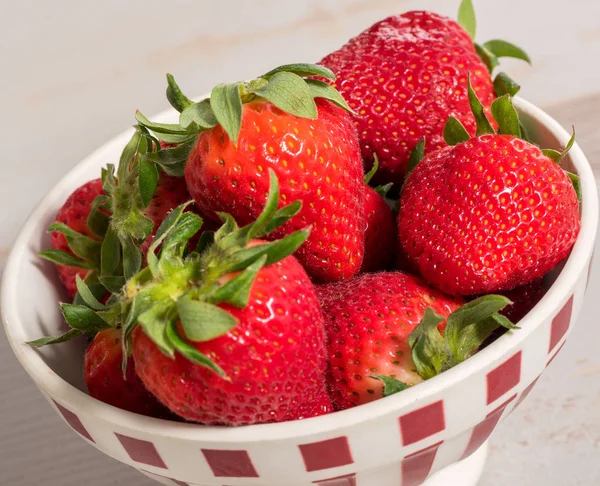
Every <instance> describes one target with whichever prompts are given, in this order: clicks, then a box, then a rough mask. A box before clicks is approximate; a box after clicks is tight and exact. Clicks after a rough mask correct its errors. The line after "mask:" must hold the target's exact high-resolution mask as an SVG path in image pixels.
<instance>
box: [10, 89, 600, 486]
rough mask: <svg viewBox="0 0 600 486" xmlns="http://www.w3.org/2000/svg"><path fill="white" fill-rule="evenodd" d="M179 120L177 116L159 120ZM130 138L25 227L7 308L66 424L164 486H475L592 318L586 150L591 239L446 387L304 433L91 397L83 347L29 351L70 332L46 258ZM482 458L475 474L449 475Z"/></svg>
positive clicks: (585, 169)
mask: <svg viewBox="0 0 600 486" xmlns="http://www.w3.org/2000/svg"><path fill="white" fill-rule="evenodd" d="M515 104H516V106H517V108H518V109H519V111H520V113H521V117H522V120H523V122H524V124H525V125H526V126H527V127H528V129H529V131H530V134H531V135H532V137H533V138H534V139H535V140H536V141H537V142H538V143H540V144H541V145H542V146H544V147H549V148H559V147H562V146H564V144H565V143H566V142H567V140H568V138H569V135H568V133H567V132H566V131H565V130H564V129H563V128H561V127H560V126H559V124H558V123H557V122H556V121H554V120H553V119H552V118H550V117H549V116H548V115H547V114H546V113H544V112H543V111H541V110H539V109H538V108H536V107H535V106H533V105H531V104H530V103H528V102H526V101H524V100H522V99H518V98H517V99H516V100H515ZM175 118H176V114H175V112H174V111H170V112H166V113H163V114H162V115H159V116H158V117H156V119H157V120H160V121H165V122H169V121H174V119H175ZM131 133H132V132H131V131H128V132H126V133H124V134H122V135H121V136H119V137H117V138H116V139H114V140H112V141H111V142H109V143H108V144H106V145H105V146H103V147H102V148H100V149H99V150H97V151H96V152H94V153H93V154H92V155H90V156H89V157H88V158H87V159H85V160H84V161H83V162H81V163H80V164H79V165H78V166H77V167H75V168H74V169H73V170H72V171H71V172H70V173H69V174H67V175H66V176H65V178H64V179H63V180H62V181H61V182H60V183H59V184H58V185H57V186H56V187H55V188H54V189H53V190H52V191H51V192H50V193H49V194H48V195H47V196H46V197H45V198H44V199H43V201H42V202H41V203H40V204H39V205H38V207H37V208H36V209H35V210H34V211H33V213H32V214H31V216H30V217H29V219H28V220H27V221H26V223H25V225H24V226H23V229H22V230H21V233H20V235H19V237H18V239H17V240H16V243H15V245H14V248H13V250H12V253H11V255H10V258H9V261H8V263H7V266H6V269H5V273H4V278H3V282H2V301H1V308H2V314H3V321H4V326H5V330H6V333H7V335H8V339H9V341H10V344H11V346H12V348H13V350H14V352H15V354H16V356H17V358H18V359H19V361H20V362H21V364H22V365H23V367H24V368H25V370H26V371H27V372H28V373H29V375H30V376H31V378H32V379H33V380H34V381H35V383H36V384H37V386H38V387H39V389H40V391H41V392H42V394H43V395H44V396H45V397H46V398H47V399H48V401H49V402H50V404H51V405H52V406H53V408H54V409H55V410H56V411H57V412H58V413H59V414H61V415H62V417H63V418H64V419H65V421H66V423H68V424H69V425H70V426H71V427H72V428H73V429H74V430H75V431H76V432H77V433H78V434H79V435H80V436H81V437H83V438H84V440H86V441H87V442H88V443H90V444H92V445H93V446H95V447H97V448H98V449H100V450H101V451H103V452H104V453H106V454H108V455H109V456H111V457H113V458H115V459H117V460H119V461H122V462H124V463H126V464H129V465H131V466H133V467H135V468H136V469H138V470H140V471H141V472H144V473H145V474H147V475H149V476H150V477H153V478H154V479H157V480H158V481H160V482H162V483H164V484H171V485H173V484H176V485H186V484H187V485H206V486H208V485H211V486H213V485H214V486H217V485H218V486H222V485H223V484H227V485H230V486H238V485H239V486H243V485H254V486H258V485H263V486H271V485H273V486H282V485H288V484H289V485H298V486H301V485H302V486H308V485H310V484H315V483H316V484H327V485H329V486H352V485H357V486H388V485H394V486H398V485H402V486H415V485H418V484H422V483H423V482H424V481H425V480H426V479H427V478H428V477H431V476H432V475H433V474H434V473H435V472H437V471H440V470H442V469H444V470H445V471H446V473H443V472H442V473H441V474H442V475H441V476H440V475H436V477H437V479H435V478H434V479H433V480H431V479H430V480H429V481H428V484H434V483H435V484H442V483H443V484H445V486H448V485H459V484H460V485H461V486H462V485H465V486H466V485H467V484H473V481H474V480H476V477H477V476H478V471H479V470H480V468H481V465H482V464H481V462H482V461H481V460H480V459H482V458H483V455H484V452H483V449H482V448H481V446H482V445H483V444H484V443H485V441H486V440H487V439H488V437H489V435H490V434H491V433H492V431H493V429H494V428H495V427H496V425H497V424H498V422H499V421H500V420H502V419H503V418H505V417H506V416H507V415H508V414H509V413H510V412H511V411H512V410H514V408H515V407H516V406H517V405H518V404H519V403H520V402H521V401H522V400H523V399H524V398H525V397H526V396H527V394H528V393H529V391H530V390H531V388H532V387H533V385H534V384H535V382H536V380H537V378H538V377H539V376H540V374H541V373H542V372H543V371H544V369H545V368H546V366H547V365H548V363H549V362H550V361H551V360H552V359H553V358H554V356H556V354H557V353H558V351H559V350H560V348H561V346H562V345H563V344H564V341H565V339H566V338H567V336H568V334H569V330H570V328H571V325H572V323H573V322H574V321H575V320H576V318H577V315H578V313H579V310H580V308H581V304H582V301H583V298H584V294H585V290H586V285H587V279H588V273H589V267H590V261H591V257H592V250H593V248H594V239H595V236H596V226H597V219H598V203H597V193H596V186H595V182H594V178H593V175H592V171H591V169H590V167H589V164H588V161H587V160H586V158H585V156H584V154H583V152H582V151H581V149H580V148H579V146H577V145H575V146H574V147H573V149H572V150H571V152H570V155H569V158H568V160H567V162H566V163H567V165H568V166H570V169H571V170H574V171H575V172H577V173H578V174H579V175H580V177H581V189H582V194H583V204H582V223H583V224H582V229H581V233H580V235H579V238H578V240H577V242H576V244H575V247H574V248H573V251H572V253H571V255H570V257H569V258H568V260H567V261H566V263H565V264H564V267H563V268H562V269H561V270H560V271H556V272H554V273H553V275H552V276H550V279H549V280H550V284H551V288H550V289H549V291H548V292H547V294H546V295H545V297H544V298H543V299H542V301H540V302H539V304H538V305H537V306H536V307H535V308H534V310H533V311H532V312H530V313H529V314H528V315H527V316H526V317H525V318H524V319H523V320H522V321H521V322H520V326H521V328H522V329H520V330H518V331H514V332H510V333H508V334H506V335H504V336H503V337H501V338H500V339H498V340H497V341H496V342H494V343H493V344H491V345H490V346H489V347H487V348H486V349H484V350H483V351H481V352H480V353H478V354H477V355H476V356H474V357H472V358H471V359H469V360H467V361H466V362H465V363H463V364H461V365H459V366H457V367H455V368H453V369H451V370H449V371H447V372H445V373H443V374H442V375H440V376H438V377H435V378H433V379H431V380H429V381H427V382H425V383H423V384H420V385H418V386H415V387H414V388H411V389H409V390H406V391H403V392H402V393H399V394H397V395H394V396H391V397H388V398H386V399H382V400H379V401H376V402H373V403H370V404H368V405H364V406H361V407H357V408H354V409H351V410H346V411H343V412H337V413H334V414H332V415H328V416H323V417H318V418H312V419H308V420H304V421H298V422H288V423H283V424H267V425H255V426H249V427H242V428H219V427H203V426H199V425H191V424H182V423H175V422H168V421H163V420H158V419H152V418H147V417H144V416H140V415H136V414H133V413H129V412H125V411H123V410H120V409H117V408H114V407H112V406H110V405H106V404H104V403H102V402H99V401H97V400H95V399H93V398H91V397H90V396H88V395H87V394H86V393H85V386H84V383H83V379H82V371H81V369H82V363H81V361H82V354H83V349H84V348H83V347H84V343H83V342H81V341H79V342H70V343H66V344H62V345H58V346H51V347H46V348H43V349H41V350H38V351H36V350H34V349H32V348H30V347H29V346H27V345H26V344H25V342H26V341H28V340H32V339H35V338H38V337H40V336H41V335H47V334H56V333H59V332H61V331H62V330H64V324H63V320H62V318H61V315H60V312H59V309H58V306H57V301H58V300H59V299H61V297H62V291H61V287H60V285H59V283H58V279H57V277H56V272H55V271H54V268H53V267H52V264H49V263H47V262H45V261H43V260H41V259H40V258H38V257H37V256H36V253H37V252H38V251H39V250H41V249H43V248H47V247H48V246H49V235H48V234H47V232H46V228H47V227H48V226H49V224H50V223H51V222H52V221H53V218H54V217H55V214H56V211H57V210H58V208H59V207H60V206H61V204H62V202H63V201H64V200H65V199H66V198H67V196H68V195H69V194H70V193H71V191H72V190H74V189H75V188H76V187H77V186H79V185H80V184H82V183H83V182H85V181H87V180H89V179H92V178H95V177H98V174H99V169H100V167H101V166H104V165H105V164H106V163H109V162H113V163H114V162H116V161H117V160H118V157H119V154H120V152H121V150H122V147H123V146H124V144H125V143H126V142H127V140H128V139H129V137H130V136H131ZM478 450H479V453H478V454H475V455H473V456H471V455H472V454H473V453H474V452H475V451H478ZM469 456H471V459H469V460H467V461H466V462H465V461H463V463H462V464H463V466H459V467H456V466H453V467H451V468H448V466H450V465H452V464H454V463H457V462H458V461H461V460H463V459H465V458H467V457H469ZM475 457H478V458H479V459H477V461H475V462H476V463H475V462H474V459H473V458H475ZM469 461H470V462H469ZM445 468H446V469H445ZM444 474H445V476H444ZM461 474H462V476H461ZM468 474H470V475H471V476H470V479H469V477H468ZM459 476H460V477H459ZM432 481H433V482H432ZM469 481H471V482H469Z"/></svg>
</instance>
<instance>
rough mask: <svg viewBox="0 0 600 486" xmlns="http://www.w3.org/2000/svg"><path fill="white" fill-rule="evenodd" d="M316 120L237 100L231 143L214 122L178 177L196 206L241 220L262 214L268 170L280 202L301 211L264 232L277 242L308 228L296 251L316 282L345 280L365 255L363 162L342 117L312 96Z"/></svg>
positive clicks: (348, 122) (347, 120)
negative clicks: (239, 108) (239, 112)
mask: <svg viewBox="0 0 600 486" xmlns="http://www.w3.org/2000/svg"><path fill="white" fill-rule="evenodd" d="M317 106H318V118H317V119H314V120H310V119H306V118H298V117H295V116H292V115H289V114H287V113H284V112H282V111H281V110H279V109H278V108H276V107H274V106H273V105H271V104H270V103H267V102H253V103H248V104H245V105H243V118H242V127H241V132H240V135H239V139H238V142H237V144H233V143H231V141H230V140H229V138H228V137H227V135H226V134H225V133H224V131H223V129H222V128H221V127H220V126H217V127H215V128H214V129H212V130H210V131H207V132H204V133H203V134H201V135H200V136H199V138H198V141H197V143H196V145H195V147H194V148H193V149H192V152H191V154H190V156H189V158H188V161H187V165H186V169H185V180H186V183H187V186H188V189H189V191H190V193H191V195H192V196H193V197H194V199H195V201H196V203H197V204H198V207H199V208H200V210H201V211H202V212H203V213H205V214H207V215H209V216H210V215H212V217H213V218H215V217H216V216H215V215H214V213H215V211H224V212H227V213H229V214H231V215H232V216H233V217H234V218H235V219H236V221H237V222H238V224H240V225H244V224H248V223H250V222H252V221H254V220H255V219H256V217H257V216H258V215H259V213H260V211H262V209H263V206H264V203H265V200H266V194H267V192H268V188H269V172H268V170H269V169H273V170H274V172H275V174H276V175H277V178H278V179H279V184H280V191H281V198H280V206H284V205H287V204H290V203H292V202H294V201H296V200H301V201H302V203H303V204H302V210H301V212H300V213H299V214H298V215H297V216H295V217H294V218H292V219H291V220H290V221H289V222H288V223H286V224H285V225H284V226H282V227H281V228H279V229H277V230H276V231H274V232H273V233H271V234H270V235H269V238H272V239H279V238H281V237H282V236H283V235H286V234H290V233H292V232H293V231H296V230H297V229H300V228H305V227H307V226H310V225H312V230H311V235H310V237H309V239H308V240H307V241H306V242H305V243H304V245H303V246H302V247H301V248H300V249H299V250H298V252H297V253H296V256H297V258H298V259H299V260H300V262H301V263H302V264H303V265H304V267H305V268H306V270H307V272H308V273H309V275H310V276H311V277H313V278H314V279H316V280H318V281H324V282H327V281H335V280H340V279H344V278H349V277H351V276H353V275H355V274H356V273H358V271H359V270H360V267H361V264H362V260H363V254H364V235H363V232H364V226H365V221H364V216H363V198H364V184H363V183H362V162H361V159H360V149H359V145H358V141H357V138H356V131H355V129H354V127H353V125H352V122H351V119H350V117H349V115H347V114H346V112H344V111H343V110H341V109H340V108H337V107H335V106H334V105H332V104H331V103H329V102H324V101H323V100H317Z"/></svg>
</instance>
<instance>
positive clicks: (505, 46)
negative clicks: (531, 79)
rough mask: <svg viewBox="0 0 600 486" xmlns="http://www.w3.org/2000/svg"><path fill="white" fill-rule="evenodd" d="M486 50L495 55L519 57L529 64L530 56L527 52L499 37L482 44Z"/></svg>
mask: <svg viewBox="0 0 600 486" xmlns="http://www.w3.org/2000/svg"><path fill="white" fill-rule="evenodd" d="M483 47H485V48H486V49H487V50H488V51H490V52H491V53H492V54H494V55H495V56H496V57H512V58H514V59H521V60H522V61H525V62H527V63H529V64H531V58H530V57H529V56H528V55H527V53H526V52H525V51H524V50H523V49H521V48H520V47H518V46H516V45H514V44H511V43H510V42H506V41H503V40H499V39H494V40H490V41H487V42H486V43H484V44H483Z"/></svg>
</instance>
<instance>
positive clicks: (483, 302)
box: [444, 294, 512, 363]
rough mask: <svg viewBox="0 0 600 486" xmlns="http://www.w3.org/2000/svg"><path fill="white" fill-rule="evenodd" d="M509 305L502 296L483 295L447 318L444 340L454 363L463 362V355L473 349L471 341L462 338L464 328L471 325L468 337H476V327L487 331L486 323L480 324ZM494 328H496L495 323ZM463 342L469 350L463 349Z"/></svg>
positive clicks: (464, 356)
mask: <svg viewBox="0 0 600 486" xmlns="http://www.w3.org/2000/svg"><path fill="white" fill-rule="evenodd" d="M511 303H512V302H511V301H510V300H509V299H508V298H506V297H504V296H502V295H492V294H491V295H485V296H483V297H479V298H477V299H474V300H472V301H471V302H468V303H467V304H465V305H463V306H462V307H460V308H459V309H457V310H455V311H454V312H453V313H452V314H450V315H449V316H448V321H447V323H446V330H445V331H444V339H445V341H446V343H447V346H448V349H449V350H450V354H451V356H452V357H453V359H454V362H455V363H457V362H461V361H464V359H466V354H465V353H468V352H470V351H471V350H472V349H473V347H472V343H471V341H469V340H465V338H464V337H463V334H465V333H466V328H467V327H468V326H471V325H473V326H475V328H473V329H472V330H471V331H470V334H469V335H470V336H475V337H477V336H478V335H479V334H480V332H479V331H477V329H476V328H477V327H478V326H482V329H483V331H486V330H487V325H488V323H485V325H482V324H480V323H482V322H483V321H485V320H486V319H488V318H490V317H491V316H492V315H493V314H494V313H496V312H498V311H501V310H502V309H504V307H506V306H507V305H509V304H511ZM496 327H498V324H497V323H496ZM494 329H495V328H494ZM486 337H487V335H486ZM465 342H466V343H467V345H468V346H470V348H469V349H464V343H465ZM479 344H481V342H479V343H477V346H478V345H479Z"/></svg>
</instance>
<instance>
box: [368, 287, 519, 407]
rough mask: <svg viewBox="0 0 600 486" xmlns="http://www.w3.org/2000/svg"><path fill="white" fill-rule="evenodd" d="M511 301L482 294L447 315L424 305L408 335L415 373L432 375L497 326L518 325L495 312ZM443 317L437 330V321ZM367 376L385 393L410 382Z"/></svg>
mask: <svg viewBox="0 0 600 486" xmlns="http://www.w3.org/2000/svg"><path fill="white" fill-rule="evenodd" d="M510 304H512V302H511V301H510V300H509V299H507V298H506V297H504V296H501V295H485V296H483V297H479V298H477V299H475V300H472V301H471V302H469V303H467V304H465V305H463V306H462V307H460V308H459V309H457V310H455V311H454V312H453V313H451V314H450V315H449V316H448V317H447V318H445V317H443V316H440V315H438V314H436V312H435V311H434V310H433V309H432V308H431V307H428V308H427V309H426V310H425V314H424V315H423V318H422V319H421V322H420V323H419V325H418V326H417V327H415V329H414V330H413V332H412V333H411V334H410V335H409V337H408V345H409V347H410V349H411V357H412V360H413V362H414V364H415V368H416V371H417V373H418V374H419V376H420V377H421V378H423V379H424V380H428V379H429V378H433V377H434V376H437V375H439V374H440V373H443V372H444V371H447V370H449V369H450V368H453V367H454V366H456V365H457V364H460V363H462V362H463V361H465V360H466V359H468V358H470V357H471V356H472V355H473V354H475V353H476V352H477V350H478V349H479V348H480V347H481V345H482V344H483V342H484V341H485V340H486V339H487V338H488V337H489V336H490V335H491V334H492V333H493V332H494V331H495V330H496V329H498V328H500V327H503V328H506V329H511V330H512V329H519V328H518V327H517V326H515V325H514V324H513V323H512V322H510V321H509V320H508V319H507V318H506V317H504V316H503V315H501V314H499V311H501V310H502V309H503V308H504V307H506V306H507V305H510ZM444 320H446V327H445V329H444V332H443V333H441V332H440V331H439V329H438V325H439V324H440V323H441V322H443V321H444ZM369 378H373V379H376V380H379V381H381V382H382V383H383V396H384V397H387V396H390V395H393V394H395V393H399V392H401V391H404V390H406V389H407V388H410V385H407V384H406V383H404V382H402V381H399V380H397V379H396V378H393V377H390V376H385V375H372V376H370V377H369Z"/></svg>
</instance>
